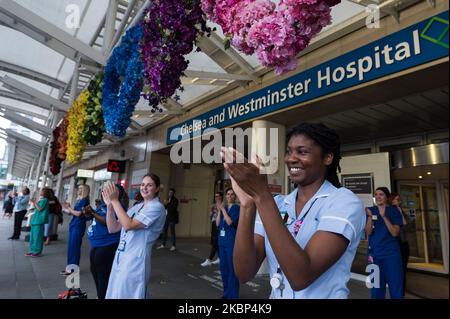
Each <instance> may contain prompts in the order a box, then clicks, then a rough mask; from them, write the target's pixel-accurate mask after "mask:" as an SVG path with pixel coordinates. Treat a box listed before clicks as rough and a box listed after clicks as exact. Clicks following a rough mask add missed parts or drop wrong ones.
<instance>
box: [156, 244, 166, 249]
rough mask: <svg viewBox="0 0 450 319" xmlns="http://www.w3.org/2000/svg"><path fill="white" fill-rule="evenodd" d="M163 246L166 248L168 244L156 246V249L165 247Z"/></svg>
mask: <svg viewBox="0 0 450 319" xmlns="http://www.w3.org/2000/svg"><path fill="white" fill-rule="evenodd" d="M163 248H166V246H164V245H161V246H158V247H156V249H163Z"/></svg>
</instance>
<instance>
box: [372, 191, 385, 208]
mask: <svg viewBox="0 0 450 319" xmlns="http://www.w3.org/2000/svg"><path fill="white" fill-rule="evenodd" d="M387 201H388V198H387V196H386V194H385V193H384V192H383V191H381V190H376V191H375V203H376V204H377V205H386V204H387Z"/></svg>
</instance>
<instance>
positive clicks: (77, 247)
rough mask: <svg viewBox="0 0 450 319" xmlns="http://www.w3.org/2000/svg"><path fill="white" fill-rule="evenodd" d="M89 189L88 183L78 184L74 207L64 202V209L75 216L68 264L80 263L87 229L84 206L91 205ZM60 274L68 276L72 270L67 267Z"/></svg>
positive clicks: (71, 223) (71, 228)
mask: <svg viewBox="0 0 450 319" xmlns="http://www.w3.org/2000/svg"><path fill="white" fill-rule="evenodd" d="M89 191H90V188H89V186H88V185H80V186H78V193H77V195H78V196H77V200H76V202H75V205H74V207H73V208H72V207H71V206H70V204H69V203H64V204H63V207H64V209H65V210H66V211H67V212H68V213H69V215H72V216H73V217H72V220H71V221H70V224H69V241H68V249H67V266H69V265H76V266H79V265H80V256H81V244H82V242H83V236H84V233H85V231H86V216H84V215H83V208H84V207H86V206H88V205H89ZM66 268H67V267H66ZM60 274H61V275H64V276H68V275H70V274H71V272H69V271H66V269H65V270H63V271H61V272H60Z"/></svg>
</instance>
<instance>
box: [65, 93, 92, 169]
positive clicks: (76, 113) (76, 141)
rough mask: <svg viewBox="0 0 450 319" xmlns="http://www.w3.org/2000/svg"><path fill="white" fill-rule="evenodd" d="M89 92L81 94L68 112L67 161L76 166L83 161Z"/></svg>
mask: <svg viewBox="0 0 450 319" xmlns="http://www.w3.org/2000/svg"><path fill="white" fill-rule="evenodd" d="M88 98H89V91H88V90H84V91H83V92H81V94H80V96H79V97H78V99H77V100H76V101H75V102H74V103H73V105H72V106H71V107H70V109H69V112H68V115H69V116H68V118H69V126H68V127H67V160H68V161H69V163H71V164H74V163H77V162H79V161H80V160H81V158H82V157H83V153H84V150H85V148H86V142H85V141H84V139H83V132H84V124H85V122H86V104H87V102H88Z"/></svg>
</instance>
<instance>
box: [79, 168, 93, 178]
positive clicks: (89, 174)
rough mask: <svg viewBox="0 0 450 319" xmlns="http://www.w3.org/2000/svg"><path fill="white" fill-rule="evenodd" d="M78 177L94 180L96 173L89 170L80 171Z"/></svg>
mask: <svg viewBox="0 0 450 319" xmlns="http://www.w3.org/2000/svg"><path fill="white" fill-rule="evenodd" d="M77 177H85V178H93V177H94V171H92V170H88V169H79V170H78V171H77Z"/></svg>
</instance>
